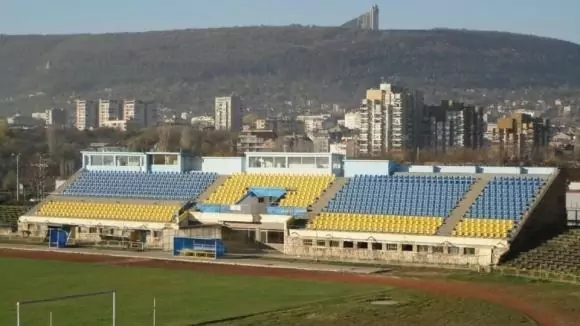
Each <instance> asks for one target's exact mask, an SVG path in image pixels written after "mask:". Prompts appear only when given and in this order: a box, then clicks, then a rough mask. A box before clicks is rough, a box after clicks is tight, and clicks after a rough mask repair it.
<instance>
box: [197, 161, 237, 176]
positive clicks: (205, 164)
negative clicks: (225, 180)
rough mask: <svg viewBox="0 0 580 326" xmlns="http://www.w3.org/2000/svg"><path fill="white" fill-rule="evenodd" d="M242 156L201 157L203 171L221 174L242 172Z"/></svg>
mask: <svg viewBox="0 0 580 326" xmlns="http://www.w3.org/2000/svg"><path fill="white" fill-rule="evenodd" d="M244 160H245V159H244V158H243V157H209V156H205V157H202V163H201V169H202V171H203V172H215V173H217V174H221V175H231V174H234V173H241V172H244Z"/></svg>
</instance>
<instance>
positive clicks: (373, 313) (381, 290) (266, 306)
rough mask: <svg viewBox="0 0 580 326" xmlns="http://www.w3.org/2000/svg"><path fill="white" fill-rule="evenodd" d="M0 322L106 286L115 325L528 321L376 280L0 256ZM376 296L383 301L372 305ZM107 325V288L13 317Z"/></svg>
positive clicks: (63, 325)
mask: <svg viewBox="0 0 580 326" xmlns="http://www.w3.org/2000/svg"><path fill="white" fill-rule="evenodd" d="M0 282H1V284H0V289H1V290H0V325H15V321H16V314H15V304H16V302H17V301H19V300H31V299H42V298H46V297H53V296H62V295H70V294H75V293H83V292H91V291H100V290H108V289H115V290H116V291H117V325H118V326H126V325H127V326H132V325H136V326H141V325H152V302H153V298H154V297H155V298H156V303H157V309H156V314H157V318H156V319H157V325H159V326H166V325H168V326H171V325H204V324H206V325H207V324H212V325H394V326H399V325H418V326H421V325H429V326H432V325H448V326H455V325H458V326H459V325H475V326H477V325H485V326H490V325H502V326H509V325H534V323H533V322H532V321H530V320H529V319H527V318H526V317H524V316H522V315H520V314H519V313H517V312H514V311H511V310H508V309H506V308H503V307H500V306H496V305H493V304H488V303H485V302H480V301H476V300H461V299H456V298H451V297H435V296H429V295H424V294H421V293H418V292H414V291H408V290H402V289H395V288H389V287H384V286H376V285H364V284H345V283H331V282H312V281H300V280H287V279H280V278H274V277H272V278H269V277H251V276H232V275H216V274H210V273H204V272H194V271H184V270H167V269H157V268H137V267H127V266H109V265H97V264H81V263H71V262H58V261H40V260H38V261H37V260H27V259H14V258H0ZM374 299H381V300H383V301H386V302H387V303H390V304H393V305H372V304H370V301H371V300H374ZM51 312H52V317H53V325H54V326H68V325H70V326H72V325H86V326H97V325H99V326H100V325H111V296H110V295H109V296H101V297H91V298H83V299H75V300H70V301H61V302H54V303H42V304H38V305H31V306H23V307H22V315H21V316H22V319H21V325H22V326H36V325H39V326H40V325H48V324H49V323H48V320H49V314H50V313H51Z"/></svg>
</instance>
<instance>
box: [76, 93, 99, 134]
mask: <svg viewBox="0 0 580 326" xmlns="http://www.w3.org/2000/svg"><path fill="white" fill-rule="evenodd" d="M75 107H76V127H77V129H78V130H91V129H96V128H99V102H98V101H93V100H76V102H75Z"/></svg>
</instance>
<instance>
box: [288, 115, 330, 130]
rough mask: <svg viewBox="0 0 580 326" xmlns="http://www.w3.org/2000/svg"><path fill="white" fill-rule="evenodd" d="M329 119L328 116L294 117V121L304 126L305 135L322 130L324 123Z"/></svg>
mask: <svg viewBox="0 0 580 326" xmlns="http://www.w3.org/2000/svg"><path fill="white" fill-rule="evenodd" d="M329 118H330V114H317V115H299V116H297V117H296V120H297V121H300V122H302V123H303V124H304V132H305V133H306V134H311V133H313V132H316V131H318V130H322V129H324V128H323V126H324V122H325V121H326V120H328V119H329Z"/></svg>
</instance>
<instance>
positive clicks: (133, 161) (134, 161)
mask: <svg viewBox="0 0 580 326" xmlns="http://www.w3.org/2000/svg"><path fill="white" fill-rule="evenodd" d="M127 163H128V164H127V165H130V166H142V165H143V163H141V157H139V156H129V157H128V158H127Z"/></svg>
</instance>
